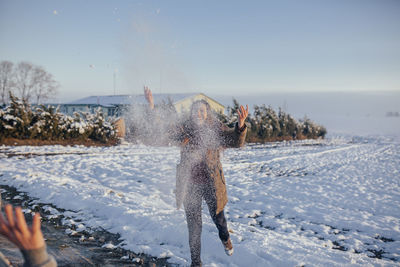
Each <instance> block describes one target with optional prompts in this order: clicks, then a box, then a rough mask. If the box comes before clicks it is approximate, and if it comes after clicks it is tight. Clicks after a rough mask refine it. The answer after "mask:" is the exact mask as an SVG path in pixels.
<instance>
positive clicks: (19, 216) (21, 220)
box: [15, 207, 29, 236]
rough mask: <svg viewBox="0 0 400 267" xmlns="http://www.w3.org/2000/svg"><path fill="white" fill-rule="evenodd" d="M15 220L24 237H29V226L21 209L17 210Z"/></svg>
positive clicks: (17, 208)
mask: <svg viewBox="0 0 400 267" xmlns="http://www.w3.org/2000/svg"><path fill="white" fill-rule="evenodd" d="M15 218H16V226H17V228H18V230H19V231H20V232H21V234H22V235H23V236H28V235H29V229H28V225H27V224H26V220H25V217H24V214H23V213H22V210H21V207H16V208H15Z"/></svg>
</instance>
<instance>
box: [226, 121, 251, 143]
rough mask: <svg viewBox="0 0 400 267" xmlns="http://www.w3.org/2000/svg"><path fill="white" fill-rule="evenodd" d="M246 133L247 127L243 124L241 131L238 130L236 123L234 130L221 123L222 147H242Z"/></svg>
mask: <svg viewBox="0 0 400 267" xmlns="http://www.w3.org/2000/svg"><path fill="white" fill-rule="evenodd" d="M246 133H247V126H246V124H244V126H243V128H242V129H239V126H238V123H236V124H235V127H234V128H229V127H228V126H226V125H224V124H222V123H221V138H222V146H223V147H241V146H243V145H244V142H245V139H246Z"/></svg>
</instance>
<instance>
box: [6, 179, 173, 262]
mask: <svg viewBox="0 0 400 267" xmlns="http://www.w3.org/2000/svg"><path fill="white" fill-rule="evenodd" d="M0 191H1V198H2V205H5V204H7V203H10V204H12V205H13V206H21V207H22V209H23V210H24V209H25V210H27V211H28V212H26V213H25V218H26V219H27V222H28V224H29V225H30V224H31V221H32V213H31V212H29V210H30V211H33V212H39V213H40V214H41V216H42V232H43V235H44V237H45V239H46V244H47V251H48V252H49V253H50V254H51V255H53V256H54V257H55V259H56V261H57V264H58V266H152V267H153V266H154V267H156V266H157V267H158V266H177V265H174V264H170V263H167V259H168V258H156V257H152V256H150V255H146V254H143V253H134V252H132V251H129V250H126V249H123V248H120V247H115V248H112V249H110V248H105V247H103V246H104V245H106V244H114V245H115V246H116V245H117V244H120V243H121V242H123V240H121V239H120V236H119V235H118V234H112V233H110V232H108V231H106V230H101V229H100V230H99V229H95V230H92V229H87V230H85V231H79V232H78V231H75V230H77V229H76V226H75V225H63V219H64V218H65V216H64V215H63V213H64V212H65V210H63V209H59V208H57V207H55V206H54V205H52V204H48V203H40V202H38V200H37V199H34V198H31V197H29V196H28V195H27V194H26V193H24V192H20V191H18V190H16V188H14V187H10V186H7V185H0ZM48 207H51V208H53V209H56V210H57V211H58V212H59V213H60V214H59V215H57V216H53V215H54V212H53V214H52V213H51V212H50V211H49V209H48ZM71 212H73V211H71ZM75 221H77V220H75ZM66 231H68V232H73V234H71V233H70V234H67V232H66ZM82 236H83V237H84V238H82ZM0 251H1V252H2V253H3V254H4V255H5V256H6V257H7V258H8V259H9V260H10V262H11V264H12V265H13V266H22V264H23V258H22V254H21V253H20V251H19V250H18V248H16V247H15V245H13V244H12V243H10V242H9V241H8V240H7V239H5V238H4V237H2V236H0Z"/></svg>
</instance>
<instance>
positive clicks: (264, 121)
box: [217, 99, 327, 143]
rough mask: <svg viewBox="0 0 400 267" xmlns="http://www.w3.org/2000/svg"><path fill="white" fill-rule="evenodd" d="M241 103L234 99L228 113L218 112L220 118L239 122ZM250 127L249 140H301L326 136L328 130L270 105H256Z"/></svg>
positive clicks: (231, 124)
mask: <svg viewBox="0 0 400 267" xmlns="http://www.w3.org/2000/svg"><path fill="white" fill-rule="evenodd" d="M239 107H240V104H239V102H238V101H237V100H235V99H233V107H229V106H228V108H227V111H228V115H221V114H217V116H218V118H219V119H220V120H221V121H222V122H223V123H225V124H227V125H228V126H230V127H233V126H234V124H235V123H236V122H237V109H238V108H239ZM246 122H247V125H248V126H249V129H248V131H247V136H246V141H247V142H252V143H255V142H258V143H264V142H273V141H283V140H301V139H317V138H324V137H325V135H326V133H327V131H326V129H325V127H323V126H321V125H318V124H316V123H314V122H313V121H311V120H310V119H308V118H307V117H304V119H302V120H299V121H297V120H296V119H294V118H293V117H292V116H291V115H289V114H287V113H286V112H284V111H283V110H282V109H281V108H279V111H278V113H277V112H275V110H274V109H273V108H272V107H270V106H268V107H267V106H265V105H261V106H257V105H256V106H254V112H253V114H249V116H248V117H247V119H246Z"/></svg>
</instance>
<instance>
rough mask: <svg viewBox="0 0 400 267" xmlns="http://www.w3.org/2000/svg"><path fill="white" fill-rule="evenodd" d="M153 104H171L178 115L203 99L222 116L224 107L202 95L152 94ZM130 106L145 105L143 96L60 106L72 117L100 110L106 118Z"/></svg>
mask: <svg viewBox="0 0 400 267" xmlns="http://www.w3.org/2000/svg"><path fill="white" fill-rule="evenodd" d="M153 98H154V103H155V104H156V105H157V104H161V103H164V104H168V103H172V104H173V106H174V107H175V109H176V111H177V112H178V114H182V113H185V112H187V111H189V109H190V106H191V105H192V103H193V102H194V101H196V100H200V99H204V100H205V101H207V102H208V103H209V104H210V106H211V108H212V109H213V110H214V111H215V112H216V113H220V114H223V113H224V110H225V106H224V105H222V104H221V103H219V102H217V101H215V100H214V99H212V98H210V97H208V96H206V95H205V94H203V93H190V94H153ZM131 105H147V101H146V99H145V97H144V95H108V96H89V97H85V98H81V99H78V100H75V101H72V102H69V103H64V104H61V105H60V111H61V112H62V113H65V114H68V115H73V114H74V112H79V111H80V112H91V113H94V112H95V111H96V110H97V109H98V108H101V109H102V111H103V113H104V114H105V115H106V116H110V117H120V116H121V115H122V112H123V111H124V110H128V109H129V107H130V106H131Z"/></svg>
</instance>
